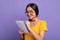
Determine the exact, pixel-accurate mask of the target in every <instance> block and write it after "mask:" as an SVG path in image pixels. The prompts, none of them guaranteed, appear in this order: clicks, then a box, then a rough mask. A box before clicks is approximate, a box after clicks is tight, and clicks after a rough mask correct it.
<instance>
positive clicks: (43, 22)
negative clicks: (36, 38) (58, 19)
mask: <svg viewBox="0 0 60 40" xmlns="http://www.w3.org/2000/svg"><path fill="white" fill-rule="evenodd" d="M40 30H44V31H45V32H47V31H48V29H47V23H46V21H42V22H41V27H40Z"/></svg>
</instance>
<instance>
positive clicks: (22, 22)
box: [16, 21, 29, 33]
mask: <svg viewBox="0 0 60 40" xmlns="http://www.w3.org/2000/svg"><path fill="white" fill-rule="evenodd" d="M16 23H17V25H18V27H19V28H21V29H22V30H24V32H25V33H29V32H28V30H27V27H26V25H25V24H24V21H16Z"/></svg>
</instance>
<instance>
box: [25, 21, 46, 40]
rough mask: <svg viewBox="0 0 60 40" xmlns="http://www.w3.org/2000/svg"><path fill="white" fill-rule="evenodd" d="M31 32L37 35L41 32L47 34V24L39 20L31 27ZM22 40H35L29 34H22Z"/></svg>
mask: <svg viewBox="0 0 60 40" xmlns="http://www.w3.org/2000/svg"><path fill="white" fill-rule="evenodd" d="M32 30H33V31H34V32H35V33H36V34H38V35H39V33H40V31H41V30H44V31H46V32H47V24H46V21H45V20H40V21H39V22H38V23H37V24H36V25H34V26H33V27H32ZM24 40H35V38H34V36H33V35H32V34H31V33H25V34H24Z"/></svg>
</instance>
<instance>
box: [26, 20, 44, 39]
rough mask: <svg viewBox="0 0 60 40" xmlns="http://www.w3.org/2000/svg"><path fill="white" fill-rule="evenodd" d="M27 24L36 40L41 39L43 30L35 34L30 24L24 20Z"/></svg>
mask: <svg viewBox="0 0 60 40" xmlns="http://www.w3.org/2000/svg"><path fill="white" fill-rule="evenodd" d="M26 24H27V26H28V29H29V31H30V32H31V34H32V35H33V36H34V37H35V39H36V40H43V39H44V35H45V31H43V30H41V31H40V34H39V35H38V34H36V33H35V32H34V31H33V30H32V29H31V27H30V24H29V22H28V21H27V22H26Z"/></svg>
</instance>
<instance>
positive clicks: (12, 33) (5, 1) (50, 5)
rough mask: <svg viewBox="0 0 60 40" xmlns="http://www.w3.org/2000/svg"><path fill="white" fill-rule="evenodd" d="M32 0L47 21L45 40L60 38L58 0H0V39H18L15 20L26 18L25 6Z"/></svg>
mask: <svg viewBox="0 0 60 40" xmlns="http://www.w3.org/2000/svg"><path fill="white" fill-rule="evenodd" d="M30 2H34V3H36V4H37V5H38V7H39V11H40V12H39V13H40V14H39V18H41V19H44V20H46V21H47V24H48V32H47V34H46V36H45V40H60V31H59V30H60V0H30V1H29V0H0V40H20V39H21V38H20V36H19V33H18V27H17V25H16V23H15V21H16V20H26V19H27V16H26V14H25V7H26V5H27V4H28V3H30Z"/></svg>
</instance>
